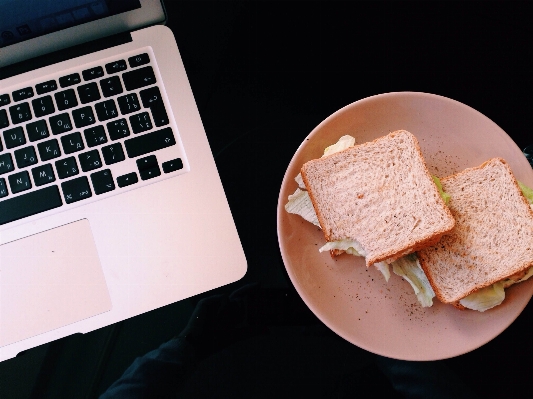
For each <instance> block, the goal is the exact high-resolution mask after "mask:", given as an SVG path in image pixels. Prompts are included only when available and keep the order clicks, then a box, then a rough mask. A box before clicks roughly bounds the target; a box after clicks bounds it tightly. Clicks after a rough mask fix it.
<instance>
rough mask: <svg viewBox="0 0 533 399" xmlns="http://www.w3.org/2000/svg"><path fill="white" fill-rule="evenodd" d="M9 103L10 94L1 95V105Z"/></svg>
mask: <svg viewBox="0 0 533 399" xmlns="http://www.w3.org/2000/svg"><path fill="white" fill-rule="evenodd" d="M9 103H11V99H10V98H9V94H2V95H0V107H3V106H4V105H8V104H9Z"/></svg>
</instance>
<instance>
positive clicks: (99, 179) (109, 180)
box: [91, 169, 115, 195]
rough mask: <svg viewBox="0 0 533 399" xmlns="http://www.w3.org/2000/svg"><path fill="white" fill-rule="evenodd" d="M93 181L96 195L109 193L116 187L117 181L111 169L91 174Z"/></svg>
mask: <svg viewBox="0 0 533 399" xmlns="http://www.w3.org/2000/svg"><path fill="white" fill-rule="evenodd" d="M91 182H92V183H93V189H94V193H95V194H96V195H100V194H103V193H107V192H109V191H113V190H114V189H115V181H114V180H113V176H112V175H111V171H110V170H109V169H105V170H101V171H99V172H95V173H93V174H91Z"/></svg>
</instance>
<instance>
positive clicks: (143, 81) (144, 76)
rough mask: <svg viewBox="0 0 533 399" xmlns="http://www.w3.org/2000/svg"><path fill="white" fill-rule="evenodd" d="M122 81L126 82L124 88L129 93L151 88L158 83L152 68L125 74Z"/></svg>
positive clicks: (148, 67)
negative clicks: (142, 88)
mask: <svg viewBox="0 0 533 399" xmlns="http://www.w3.org/2000/svg"><path fill="white" fill-rule="evenodd" d="M122 79H123V80H124V86H126V90H128V91H131V90H136V89H140V88H141V87H146V86H150V85H153V84H154V83H156V78H155V74H154V70H153V68H152V67H151V66H147V67H144V68H140V69H135V70H133V71H130V72H125V73H124V74H123V75H122Z"/></svg>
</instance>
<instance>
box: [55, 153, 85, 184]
mask: <svg viewBox="0 0 533 399" xmlns="http://www.w3.org/2000/svg"><path fill="white" fill-rule="evenodd" d="M56 170H57V177H59V178H60V179H66V178H67V177H71V176H75V175H77V174H78V173H80V171H79V169H78V164H77V163H76V158H74V157H68V158H63V159H60V160H59V161H56Z"/></svg>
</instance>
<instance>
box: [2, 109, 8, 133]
mask: <svg viewBox="0 0 533 399" xmlns="http://www.w3.org/2000/svg"><path fill="white" fill-rule="evenodd" d="M8 126H9V119H8V118H7V112H6V110H5V109H0V129H3V128H5V127H8Z"/></svg>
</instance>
